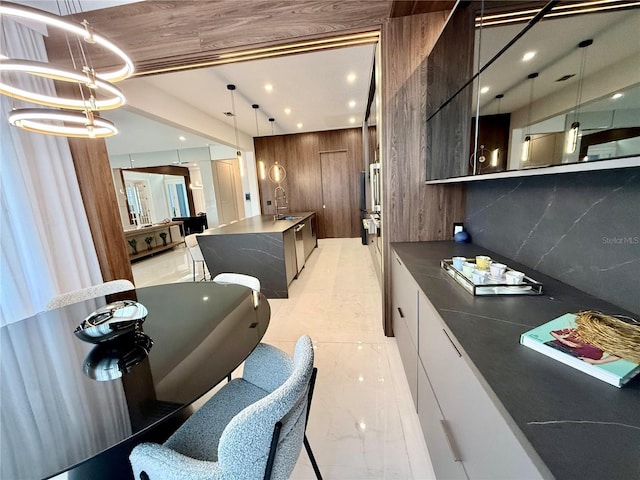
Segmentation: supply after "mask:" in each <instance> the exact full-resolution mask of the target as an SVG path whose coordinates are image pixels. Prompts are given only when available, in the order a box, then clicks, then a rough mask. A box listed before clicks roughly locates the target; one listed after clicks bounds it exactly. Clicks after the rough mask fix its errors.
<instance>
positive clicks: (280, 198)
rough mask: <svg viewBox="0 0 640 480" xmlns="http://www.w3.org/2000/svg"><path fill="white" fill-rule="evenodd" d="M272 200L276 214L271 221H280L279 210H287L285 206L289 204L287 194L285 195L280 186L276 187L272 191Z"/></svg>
mask: <svg viewBox="0 0 640 480" xmlns="http://www.w3.org/2000/svg"><path fill="white" fill-rule="evenodd" d="M273 199H274V202H275V205H276V213H275V215H274V216H273V219H274V220H280V218H281V216H280V210H286V209H287V208H289V207H288V206H287V205H288V204H289V202H288V201H287V194H286V193H285V191H284V188H282V187H281V186H280V185H278V186H277V187H276V189H275V190H274V192H273Z"/></svg>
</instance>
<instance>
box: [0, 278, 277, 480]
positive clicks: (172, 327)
mask: <svg viewBox="0 0 640 480" xmlns="http://www.w3.org/2000/svg"><path fill="white" fill-rule="evenodd" d="M121 300H133V301H136V302H138V303H140V304H142V305H143V306H144V307H146V310H147V316H146V319H145V320H144V322H142V323H141V324H140V326H139V327H138V328H136V329H135V331H134V332H129V333H127V334H125V335H123V336H121V337H118V338H116V339H115V340H112V341H109V342H106V343H103V344H94V343H89V342H87V341H83V340H82V339H80V338H79V336H77V335H76V334H74V330H75V329H76V327H78V325H80V324H81V323H82V322H83V320H85V319H86V318H87V317H89V316H90V314H91V313H92V312H94V311H96V310H98V309H100V308H101V307H104V306H105V305H106V304H109V303H112V302H117V301H121ZM269 318H270V307H269V303H268V301H267V300H266V298H265V297H264V296H263V295H261V294H259V293H257V292H254V291H252V290H250V289H248V288H246V287H243V286H240V285H232V284H229V285H221V284H217V283H215V282H193V283H192V282H189V283H175V284H167V285H158V286H152V287H146V288H138V289H136V290H131V291H128V292H123V293H118V294H114V295H108V296H107V297H98V298H95V299H91V300H87V301H83V302H79V303H75V304H72V305H69V306H67V307H63V308H59V309H56V310H50V311H47V312H41V313H39V314H37V315H34V316H33V317H30V318H26V319H23V320H20V321H17V322H15V323H11V324H8V325H5V326H3V327H2V328H1V329H0V342H1V343H0V369H1V371H0V375H1V376H0V392H1V393H0V413H1V422H0V429H1V430H0V454H1V458H0V462H1V463H0V478H3V479H4V478H7V479H13V480H18V479H46V478H51V477H53V476H55V475H57V474H59V473H62V472H68V476H69V478H70V479H77V478H87V479H91V480H96V479H99V478H112V479H115V478H117V479H120V478H123V479H125V478H133V476H132V474H131V471H130V468H129V465H128V460H127V457H128V453H129V452H130V451H131V449H132V448H133V447H134V446H135V445H136V444H138V443H140V442H142V441H162V440H163V439H164V438H166V436H167V435H168V434H170V433H171V432H172V431H173V430H174V429H175V428H177V426H178V425H179V424H180V423H181V422H182V421H184V419H185V418H186V417H187V416H188V415H189V414H190V413H191V410H192V409H191V405H192V404H193V403H194V402H195V401H196V400H198V399H200V398H201V397H203V395H205V394H206V393H207V392H209V391H210V390H211V389H212V388H213V387H215V386H216V385H217V384H219V383H220V382H221V381H223V380H225V378H226V377H227V375H229V374H230V373H231V372H232V371H233V370H235V369H236V368H237V367H238V366H239V365H240V364H241V363H242V362H243V361H244V360H245V359H246V357H247V356H248V355H249V354H250V353H251V352H252V351H253V349H254V348H255V347H256V346H257V345H258V344H259V343H260V341H261V339H262V337H263V336H264V334H265V331H266V329H267V327H268V325H269Z"/></svg>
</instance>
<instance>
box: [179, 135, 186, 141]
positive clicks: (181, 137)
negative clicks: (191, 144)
mask: <svg viewBox="0 0 640 480" xmlns="http://www.w3.org/2000/svg"><path fill="white" fill-rule="evenodd" d="M178 140H181V141H183V142H184V141H185V140H186V138H185V136H184V135H180V136H179V137H178Z"/></svg>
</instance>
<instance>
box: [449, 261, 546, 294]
mask: <svg viewBox="0 0 640 480" xmlns="http://www.w3.org/2000/svg"><path fill="white" fill-rule="evenodd" d="M467 262H469V263H475V259H471V258H468V259H467ZM440 267H442V269H443V270H444V271H445V272H447V274H448V275H449V276H450V277H451V278H453V279H454V280H455V281H456V282H457V283H458V284H459V285H460V286H462V288H464V289H465V290H466V291H467V292H469V293H470V294H472V295H478V296H489V295H542V284H541V283H540V282H538V281H536V280H534V279H533V278H531V277H528V276H527V275H525V276H524V278H523V279H522V282H521V283H520V284H519V285H509V284H507V283H506V280H505V277H504V275H503V276H502V277H500V278H496V277H493V276H491V275H489V276H488V279H487V283H485V284H482V285H477V284H475V283H473V281H472V280H471V278H469V277H467V276H466V275H465V274H464V273H462V272H461V271H460V270H457V269H456V268H455V267H454V266H453V260H452V259H450V258H445V259H443V260H441V261H440ZM506 271H507V272H508V271H514V270H513V269H512V268H509V266H507V270H506ZM505 273H506V272H505Z"/></svg>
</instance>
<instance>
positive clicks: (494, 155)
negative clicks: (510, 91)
mask: <svg viewBox="0 0 640 480" xmlns="http://www.w3.org/2000/svg"><path fill="white" fill-rule="evenodd" d="M503 98H504V93H499V94H498V95H496V100H498V107H497V112H496V115H500V106H501V104H502V99H503ZM499 158H500V148H494V149H493V150H491V167H493V168H495V167H497V166H498V160H499Z"/></svg>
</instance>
